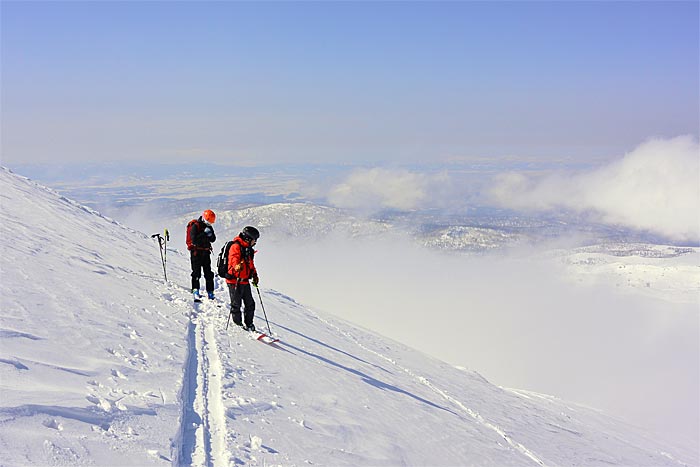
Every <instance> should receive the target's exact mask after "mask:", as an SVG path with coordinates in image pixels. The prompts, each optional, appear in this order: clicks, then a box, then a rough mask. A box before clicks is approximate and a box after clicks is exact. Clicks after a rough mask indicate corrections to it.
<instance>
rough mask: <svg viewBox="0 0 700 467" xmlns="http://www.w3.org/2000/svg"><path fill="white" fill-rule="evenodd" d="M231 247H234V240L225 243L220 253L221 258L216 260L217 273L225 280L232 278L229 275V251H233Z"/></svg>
mask: <svg viewBox="0 0 700 467" xmlns="http://www.w3.org/2000/svg"><path fill="white" fill-rule="evenodd" d="M231 245H233V240H229V241H228V242H226V243H224V246H223V247H221V251H220V252H219V257H218V258H216V273H217V274H218V275H219V277H221V278H223V279H230V278H231V276H229V274H228V251H229V250H230V249H231Z"/></svg>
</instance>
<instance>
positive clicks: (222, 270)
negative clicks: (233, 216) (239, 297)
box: [216, 240, 255, 279]
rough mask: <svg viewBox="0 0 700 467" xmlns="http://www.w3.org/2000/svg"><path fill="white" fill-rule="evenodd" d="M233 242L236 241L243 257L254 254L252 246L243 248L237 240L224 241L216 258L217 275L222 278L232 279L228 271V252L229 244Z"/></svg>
mask: <svg viewBox="0 0 700 467" xmlns="http://www.w3.org/2000/svg"><path fill="white" fill-rule="evenodd" d="M234 243H238V245H239V246H240V247H241V250H242V251H241V254H242V255H243V258H246V259H247V258H248V257H250V256H252V255H254V254H255V251H254V250H253V249H252V248H244V247H243V245H241V243H240V242H239V241H238V240H229V241H228V242H226V243H225V244H224V246H222V247H221V251H220V252H219V256H218V257H217V258H216V273H217V274H218V276H219V277H222V278H224V279H232V276H230V275H229V273H228V252H229V250H230V249H231V245H233V244H234Z"/></svg>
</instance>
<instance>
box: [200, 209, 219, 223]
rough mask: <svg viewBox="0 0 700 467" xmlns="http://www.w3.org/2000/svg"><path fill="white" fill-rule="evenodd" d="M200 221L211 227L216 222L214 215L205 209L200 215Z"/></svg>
mask: <svg viewBox="0 0 700 467" xmlns="http://www.w3.org/2000/svg"><path fill="white" fill-rule="evenodd" d="M202 220H203V221H204V222H206V223H207V224H209V225H211V224H213V223H214V222H216V214H214V211H212V210H211V209H207V210H206V211H204V212H203V213H202Z"/></svg>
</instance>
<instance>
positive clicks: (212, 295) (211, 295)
mask: <svg viewBox="0 0 700 467" xmlns="http://www.w3.org/2000/svg"><path fill="white" fill-rule="evenodd" d="M207 296H208V297H209V300H214V292H207Z"/></svg>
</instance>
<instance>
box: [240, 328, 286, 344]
mask: <svg viewBox="0 0 700 467" xmlns="http://www.w3.org/2000/svg"><path fill="white" fill-rule="evenodd" d="M248 332H249V333H250V335H251V336H253V339H255V340H259V341H260V342H264V343H266V344H274V343H275V342H279V341H280V340H279V339H277V338H276V337H271V336H268V335H267V334H265V333H264V332H260V331H248Z"/></svg>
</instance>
